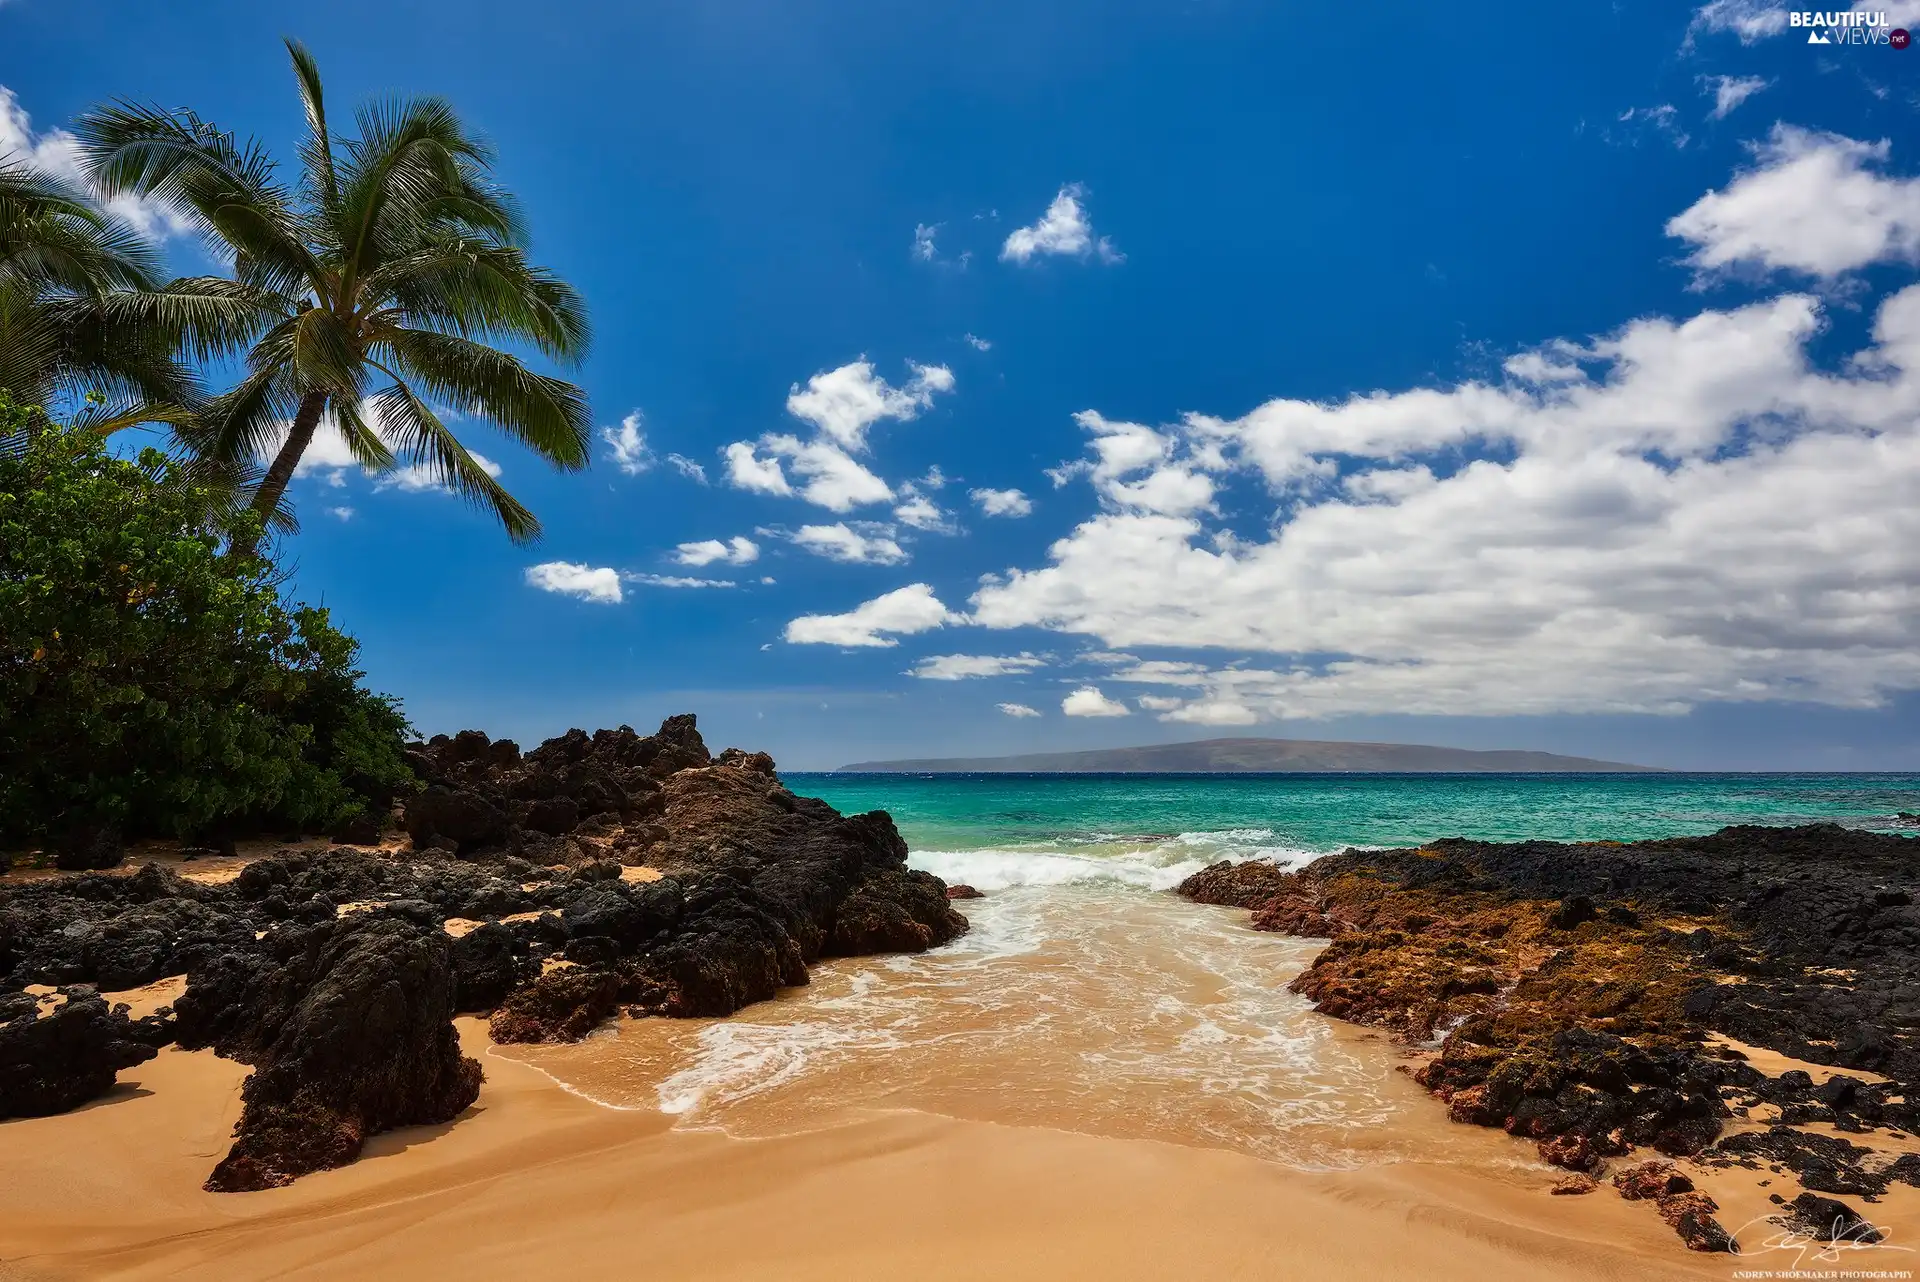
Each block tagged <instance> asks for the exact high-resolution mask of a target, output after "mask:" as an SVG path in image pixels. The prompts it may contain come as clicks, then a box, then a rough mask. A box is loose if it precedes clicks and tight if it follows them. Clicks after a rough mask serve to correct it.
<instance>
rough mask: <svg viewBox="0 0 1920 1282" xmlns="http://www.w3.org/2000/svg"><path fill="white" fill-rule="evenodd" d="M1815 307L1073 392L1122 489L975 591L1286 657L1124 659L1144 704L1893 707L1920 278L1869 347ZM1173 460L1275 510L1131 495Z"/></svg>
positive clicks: (1911, 597) (1180, 715) (1907, 602)
mask: <svg viewBox="0 0 1920 1282" xmlns="http://www.w3.org/2000/svg"><path fill="white" fill-rule="evenodd" d="M1824 323H1825V320H1824V313H1823V309H1822V305H1821V303H1820V302H1819V300H1817V299H1815V298H1812V297H1809V296H1806V295H1801V294H1785V295H1782V296H1779V297H1775V298H1770V299H1766V300H1764V301H1760V302H1755V303H1752V304H1749V305H1746V306H1742V307H1737V308H1732V309H1727V310H1707V311H1703V312H1701V313H1699V314H1698V315H1695V316H1692V317H1689V318H1687V319H1684V320H1673V319H1667V318H1660V317H1648V318H1643V319H1640V320H1636V321H1633V322H1631V323H1629V324H1627V325H1625V326H1623V327H1622V328H1620V329H1618V330H1616V331H1614V332H1612V333H1610V334H1607V335H1604V336H1601V337H1599V338H1594V339H1589V340H1585V341H1557V342H1553V343H1549V344H1546V345H1544V346H1543V347H1541V348H1540V349H1538V350H1536V351H1535V352H1532V353H1525V354H1523V358H1522V359H1516V360H1514V361H1510V362H1509V363H1508V366H1507V369H1506V371H1505V374H1504V377H1502V378H1501V379H1499V380H1496V381H1492V382H1479V381H1475V382H1466V383H1462V384H1459V385H1456V386H1452V387H1442V388H1433V389H1416V390H1411V391H1402V392H1387V391H1379V392H1372V393H1368V394H1364V395H1356V396H1353V397H1350V398H1348V399H1347V400H1344V401H1340V402H1334V403H1315V402H1309V401H1299V400H1290V399H1277V400H1273V401H1269V402H1268V403H1266V404H1264V405H1261V406H1259V407H1258V408H1256V409H1255V410H1253V411H1252V412H1251V413H1249V414H1247V415H1245V416H1244V417H1241V418H1238V419H1221V418H1213V417H1209V416H1206V415H1202V414H1191V415H1188V416H1187V417H1186V418H1184V419H1183V420H1181V421H1180V422H1179V423H1176V424H1173V425H1170V426H1168V427H1165V428H1161V429H1149V428H1144V427H1141V426H1140V425H1137V424H1116V423H1112V422H1110V421H1108V420H1105V419H1104V418H1100V417H1099V416H1097V415H1094V416H1083V425H1084V426H1087V427H1088V428H1089V431H1090V435H1091V439H1090V443H1089V444H1090V451H1089V452H1090V455H1091V457H1090V458H1089V459H1086V460H1082V461H1081V463H1080V464H1079V465H1078V466H1077V468H1076V469H1075V470H1074V471H1073V472H1072V477H1079V478H1084V479H1085V480H1087V481H1088V482H1089V483H1091V484H1092V485H1093V486H1094V487H1095V489H1096V490H1097V491H1099V492H1101V494H1102V497H1103V500H1105V501H1104V502H1103V509H1102V511H1100V512H1099V513H1098V514H1097V515H1095V516H1094V517H1092V518H1091V519H1089V520H1087V521H1085V522H1084V523H1082V524H1081V525H1080V526H1078V527H1077V528H1076V529H1074V530H1073V531H1072V532H1071V533H1069V534H1068V535H1067V536H1066V537H1065V538H1063V539H1061V540H1059V541H1058V542H1056V543H1055V544H1053V546H1052V547H1051V548H1050V550H1049V553H1048V561H1047V564H1045V565H1043V566H1041V567H1039V568H1034V569H1024V570H1022V569H1016V570H1012V571H1009V572H1007V573H1006V574H1004V575H999V576H989V578H988V579H987V580H986V581H985V582H984V584H983V586H982V587H981V589H980V590H979V591H978V592H977V593H976V594H975V596H974V598H973V602H972V606H973V609H972V617H973V619H974V621H975V622H977V623H979V624H981V625H984V626H987V627H990V628H1014V627H1040V628H1046V629H1051V630H1055V631H1060V632H1066V633H1074V634H1079V635H1086V636H1090V637H1094V638H1097V639H1098V641H1099V642H1100V643H1101V644H1102V645H1103V646H1104V647H1106V648H1107V649H1108V650H1121V649H1127V650H1135V651H1137V650H1139V649H1141V648H1143V647H1164V648H1168V649H1173V650H1176V651H1186V652H1189V653H1192V652H1196V651H1198V652H1207V651H1212V652H1215V653H1219V652H1222V651H1226V652H1229V653H1230V654H1231V653H1239V654H1251V655H1264V656H1268V659H1267V661H1265V662H1263V663H1258V664H1255V663H1249V662H1242V661H1239V660H1232V659H1229V661H1227V662H1223V663H1195V662H1192V661H1189V660H1178V661H1173V660H1151V661H1147V662H1142V661H1139V660H1134V659H1131V658H1130V657H1129V656H1126V655H1113V656H1111V658H1112V660H1113V661H1115V662H1117V663H1119V664H1120V665H1121V666H1120V667H1119V668H1118V670H1116V671H1115V672H1114V673H1112V674H1110V676H1109V678H1108V679H1109V680H1122V681H1137V682H1141V683H1144V684H1148V685H1150V686H1157V687H1159V689H1157V690H1154V691H1153V693H1152V694H1151V696H1150V697H1152V698H1154V699H1156V700H1159V701H1161V702H1160V703H1159V704H1156V705H1149V710H1151V711H1156V712H1158V713H1160V715H1162V716H1164V717H1166V718H1167V719H1169V720H1173V721H1184V722H1193V723H1196V724H1205V725H1243V724H1248V723H1249V721H1250V720H1253V719H1258V718H1270V717H1318V716H1331V715H1341V714H1351V713H1416V714H1420V713H1424V714H1487V715H1528V714H1543V713H1552V712H1633V713H1674V712H1680V711H1684V710H1686V709H1687V708H1690V707H1693V706H1695V705H1698V704H1700V703H1707V702H1728V701H1732V702H1738V701H1756V700H1782V699H1792V700H1799V701H1808V702H1819V703H1825V704H1830V705H1836V706H1845V707H1866V706H1874V705H1876V704H1878V703H1880V702H1882V701H1883V700H1884V699H1885V698H1886V697H1887V696H1888V695H1889V694H1890V693H1892V692H1895V691H1901V690H1911V689H1916V688H1920V646H1916V645H1915V638H1916V637H1920V285H1915V286H1910V287H1908V288H1906V289H1903V290H1901V291H1899V292H1896V293H1894V294H1892V295H1891V296H1889V297H1887V298H1885V299H1884V300H1883V301H1882V302H1881V304H1880V306H1879V307H1878V308H1877V310H1876V312H1875V314H1874V319H1873V326H1872V337H1871V341H1870V343H1869V344H1868V345H1867V346H1866V347H1865V348H1864V350H1861V351H1859V352H1857V353H1855V354H1854V355H1853V356H1852V357H1850V358H1846V359H1841V360H1837V361H1834V360H1827V361H1822V362H1819V363H1816V362H1815V361H1814V359H1813V358H1812V356H1811V355H1810V353H1809V350H1808V348H1809V345H1810V344H1811V343H1813V342H1814V340H1815V339H1816V338H1818V337H1819V336H1820V334H1821V333H1822V332H1823V329H1824ZM1169 470H1175V471H1178V470H1184V471H1186V472H1187V473H1189V474H1191V475H1196V476H1204V477H1207V478H1211V479H1216V480H1218V481H1220V482H1221V483H1223V484H1224V483H1226V482H1227V481H1229V480H1244V481H1246V482H1248V483H1250V484H1252V485H1258V486H1260V487H1263V488H1264V489H1265V490H1266V492H1267V493H1268V494H1269V495H1271V496H1272V498H1273V500H1274V501H1275V503H1276V505H1277V506H1276V508H1275V513H1274V519H1273V524H1272V525H1271V527H1270V529H1269V530H1268V531H1267V532H1266V533H1265V534H1264V535H1263V536H1262V537H1261V538H1259V539H1250V538H1236V537H1234V536H1233V535H1232V534H1231V533H1230V532H1228V531H1225V530H1221V529H1217V528H1210V524H1211V523H1210V521H1209V519H1208V518H1209V516H1210V513H1209V512H1208V511H1207V510H1206V509H1203V508H1201V507H1198V506H1192V505H1183V504H1178V503H1176V504H1171V505H1161V506H1154V505H1149V504H1144V503H1133V502H1129V501H1126V496H1127V495H1128V494H1129V493H1131V492H1133V491H1132V490H1130V489H1124V488H1122V487H1139V486H1140V485H1141V482H1142V481H1143V480H1150V479H1151V478H1153V477H1155V476H1158V475H1160V474H1163V473H1165V472H1167V471H1169ZM1070 479H1071V478H1070ZM1089 688H1092V687H1089ZM1102 697H1103V698H1104V696H1102ZM1174 699H1177V700H1178V706H1177V707H1175V706H1170V705H1169V704H1167V703H1166V701H1168V700H1174ZM1089 702H1090V701H1089Z"/></svg>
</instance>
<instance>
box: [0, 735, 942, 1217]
mask: <svg viewBox="0 0 1920 1282" xmlns="http://www.w3.org/2000/svg"><path fill="white" fill-rule="evenodd" d="M410 752H411V758H412V761H413V765H414V768H415V770H416V772H417V773H418V774H419V775H420V777H421V778H422V780H423V781H424V783H425V785H426V786H425V788H424V790H423V791H422V792H421V793H419V794H418V795H417V796H415V797H414V798H412V799H410V800H409V801H408V802H407V803H406V806H405V809H404V813H403V815H402V826H403V827H404V828H405V830H406V831H407V832H408V834H409V836H410V837H411V839H412V847H413V848H412V849H411V850H409V851H406V852H399V853H386V852H382V851H378V850H364V849H356V848H355V846H356V845H360V844H366V843H364V842H363V841H361V840H360V839H362V838H365V837H367V836H368V835H369V834H368V830H366V829H364V828H362V829H357V830H354V831H345V830H343V831H342V832H340V833H337V834H335V835H336V836H338V837H345V838H349V839H350V841H349V842H347V843H342V844H337V845H336V846H334V847H333V848H332V849H330V850H326V851H324V852H321V853H314V852H311V851H306V850H291V849H290V850H283V851H281V852H279V853H278V854H276V855H274V856H272V857H270V858H267V859H262V860H258V861H256V862H254V863H251V864H249V865H247V866H246V867H245V868H244V869H242V870H241V872H240V873H239V875H238V876H237V877H235V878H234V879H233V880H232V881H231V882H229V883H226V884H223V885H200V884H196V883H193V882H190V881H186V880H183V879H182V878H180V877H179V876H176V875H175V874H173V873H171V872H168V871H166V870H164V869H162V868H161V867H159V866H156V865H149V866H148V867H146V868H143V869H141V870H139V871H138V872H136V873H134V874H131V875H124V874H123V875H99V874H94V875H85V876H76V877H72V878H67V879H63V880H55V881H46V882H39V883H34V884H31V885H26V886H20V887H13V888H0V994H6V993H18V992H20V990H22V989H24V988H25V986H27V985H30V984H53V985H61V984H80V983H87V984H98V985H101V986H104V987H109V988H122V987H134V986H138V985H143V984H146V983H150V982H152V981H153V980H156V979H159V978H162V977H164V976H169V975H178V974H182V973H184V974H185V975H186V976H187V987H186V992H185V994H184V995H183V996H182V997H181V998H180V1000H179V1001H178V1002H177V1003H176V1008H175V1013H174V1016H173V1019H172V1022H171V1023H167V1022H166V1021H158V1022H157V1025H156V1026H155V1027H152V1028H149V1027H148V1025H146V1024H135V1023H133V1022H132V1021H129V1020H127V1019H126V1017H125V1014H124V1012H121V1013H119V1014H117V1015H116V1014H114V1013H112V1012H108V1011H106V1010H105V1007H104V1003H102V1002H100V1000H99V999H98V998H97V997H94V998H91V999H89V998H85V997H82V998H78V999H70V1000H69V1002H68V1003H67V1007H65V1008H63V1009H70V1010H72V1011H73V1012H74V1013H72V1014H68V1015H64V1016H63V1017H62V1019H63V1020H64V1021H66V1022H63V1023H61V1024H59V1025H58V1026H57V1028H56V1026H55V1025H53V1024H50V1023H49V1022H48V1020H47V1019H46V1018H37V1019H26V1018H24V1016H25V1015H26V1014H27V1012H28V1008H29V1007H31V1008H32V1009H33V1010H34V1011H36V1012H37V1011H38V1010H39V1007H40V1003H38V1002H36V1001H35V1000H34V999H33V998H31V997H27V996H25V995H24V994H23V995H22V996H20V997H13V998H7V997H4V996H0V1002H5V1003H7V1004H6V1005H5V1006H4V1007H0V1011H3V1012H5V1015H6V1018H7V1023H6V1025H5V1032H4V1034H3V1035H0V1083H10V1082H11V1081H13V1080H15V1078H17V1079H18V1080H20V1081H23V1082H37V1081H41V1080H42V1079H44V1080H45V1081H46V1082H47V1083H50V1084H49V1085H46V1086H33V1087H32V1088H31V1092H29V1093H28V1094H22V1095H21V1096H20V1098H23V1099H25V1098H32V1099H35V1100H38V1101H42V1102H44V1103H45V1104H46V1106H47V1108H49V1109H54V1110H57V1108H60V1107H71V1106H72V1105H73V1104H74V1103H78V1102H81V1101H82V1100H83V1099H86V1098H91V1097H92V1096H93V1095H97V1094H99V1093H100V1092H101V1091H104V1090H106V1089H107V1088H108V1087H110V1086H111V1084H112V1081H113V1071H115V1068H117V1067H124V1066H126V1065H128V1064H131V1063H136V1062H138V1058H129V1057H130V1056H142V1055H144V1054H150V1053H151V1051H150V1050H149V1049H148V1047H150V1046H151V1045H153V1044H157V1043H158V1042H161V1041H164V1040H166V1039H167V1038H168V1037H170V1036H175V1035H177V1037H178V1040H179V1042H180V1044H181V1045H182V1046H185V1047H188V1048H200V1047H212V1048H213V1049H215V1050H216V1051H217V1052H218V1053H220V1054H222V1055H225V1056H228V1057H230V1058H233V1059H236V1060H239V1061H241V1062H243V1063H247V1064H250V1065H252V1066H253V1067H254V1070H255V1071H254V1073H253V1075H252V1076H251V1077H249V1078H248V1079H247V1084H246V1086H245V1088H244V1093H243V1100H244V1107H243V1111H242V1116H241V1119H240V1123H239V1126H238V1128H237V1129H236V1132H235V1138H234V1143H233V1147H232V1151H231V1152H229V1153H228V1155H227V1156H226V1158H225V1159H224V1160H222V1161H221V1163H220V1164H219V1166H218V1167H217V1168H216V1169H215V1171H214V1173H213V1175H212V1177H211V1178H210V1179H209V1181H208V1187H209V1188H210V1189H214V1190H217V1191H231V1190H243V1189H256V1188H268V1187H273V1186H275V1185H278V1184H284V1183H286V1182H287V1181H289V1180H292V1179H294V1178H297V1177H298V1176H300V1175H302V1174H304V1173H306V1172H309V1171H315V1170H321V1169H325V1168H327V1167H331V1166H337V1165H340V1164H341V1163H343V1162H348V1161H352V1160H353V1158H354V1157H355V1156H356V1155H357V1154H358V1153H359V1151H360V1148H361V1145H362V1144H363V1143H364V1141H365V1140H366V1138H367V1137H368V1136H371V1135H374V1134H377V1133H379V1132H380V1131H383V1130H387V1129H390V1128H393V1127H398V1126H409V1125H419V1124H424V1123H437V1122H445V1121H449V1120H451V1119H453V1118H454V1117H456V1116H458V1115H459V1113H460V1112H461V1111H462V1110H464V1109H465V1108H466V1107H467V1106H468V1105H469V1104H471V1103H472V1102H473V1100H474V1098H475V1093H476V1091H477V1090H478V1087H479V1082H480V1076H479V1071H480V1070H479V1066H478V1065H477V1064H476V1063H475V1062H474V1061H473V1060H471V1059H466V1058H464V1057H462V1056H461V1055H460V1053H459V1048H458V1041H457V1038H456V1035H455V1030H454V1027H453V1024H452V1017H453V1015H454V1013H455V1012H457V1011H458V1012H471V1013H481V1014H485V1013H491V1015H492V1018H491V1021H490V1027H491V1030H492V1033H493V1035H494V1037H495V1038H497V1039H498V1040H501V1041H565V1040H572V1039H576V1038H579V1037H582V1036H584V1035H585V1034H586V1033H587V1032H589V1031H591V1030H592V1029H593V1027H594V1026H595V1025H596V1024H598V1023H599V1022H601V1021H602V1020H604V1019H606V1018H608V1017H610V1016H613V1015H616V1014H620V1013H622V1012H625V1013H627V1014H629V1015H635V1016H645V1015H668V1016H693V1015H704V1016H720V1015H727V1014H731V1013H732V1012H733V1011H736V1010H738V1009H740V1008H741V1007H742V1006H745V1005H747V1004H749V1003H752V1002H756V1001H761V1000H764V999H766V998H768V997H771V996H773V995H774V994H775V993H776V992H778V991H779V990H780V989H781V988H782V987H787V986H791V985H797V984H804V983H806V982H807V967H808V966H809V965H810V964H812V963H814V962H816V961H819V960H820V959H822V958H825V957H834V956H843V955H854V954H863V953H871V952H882V951H919V950H923V949H926V948H931V947H935V946H937V945H939V944H943V943H945V942H947V941H949V940H951V939H953V938H955V937H956V936H957V935H959V934H960V933H961V932H962V931H964V930H965V929H966V925H967V923H966V918H964V917H962V916H961V915H960V914H959V913H958V912H956V911H955V910H954V909H952V908H951V907H949V906H948V903H947V895H946V887H945V885H944V884H943V883H942V882H941V881H940V880H939V879H938V878H935V877H932V876H930V875H928V874H926V873H921V872H915V871H912V870H910V869H909V868H907V866H906V853H907V852H906V846H905V843H903V842H902V841H901V839H900V835H899V833H898V832H897V831H896V830H895V829H894V826H893V822H892V820H890V819H889V818H888V817H887V816H886V815H885V814H884V813H880V812H875V813H873V814H866V815H854V816H845V815H841V814H840V813H839V812H837V811H835V810H834V809H833V808H832V807H830V806H828V805H826V804H825V803H824V802H821V801H817V800H814V799H811V798H806V797H796V796H795V795H794V794H793V793H792V792H790V791H789V790H788V789H787V788H786V787H785V786H784V785H783V784H782V783H781V782H780V779H779V776H778V774H777V773H776V772H775V769H774V764H773V760H772V758H770V757H768V756H767V755H766V754H764V753H747V752H740V751H738V750H735V749H729V750H727V751H726V752H723V753H721V754H720V755H719V756H718V757H715V756H713V755H711V754H710V753H709V752H708V751H707V749H706V746H705V744H704V743H702V742H701V739H700V735H699V731H698V729H697V727H696V726H695V723H694V720H693V718H692V717H690V716H688V717H672V718H669V719H668V720H667V721H666V722H665V723H664V724H663V725H662V726H661V728H660V730H659V732H658V733H657V734H654V735H644V736H643V735H639V734H636V733H635V732H634V731H633V730H631V729H629V728H627V727H621V728H620V729H618V730H611V731H607V730H603V731H599V732H596V733H594V734H592V735H589V734H587V733H585V732H584V731H580V730H572V731H569V732H567V733H566V734H564V735H561V736H559V737H558V738H555V739H550V740H548V741H547V742H546V743H543V744H541V745H540V746H539V747H538V748H535V749H533V750H532V751H530V752H526V753H522V752H521V751H520V748H519V746H518V745H517V744H514V743H512V742H510V741H506V740H492V739H489V738H488V737H487V736H486V735H484V734H481V733H480V732H478V731H471V730H470V731H463V732H461V733H460V734H458V735H454V736H451V737H446V736H442V737H438V738H436V739H434V740H432V741H430V742H428V743H425V744H420V745H416V746H415V747H414V748H412V749H411V750H410ZM373 835H375V836H377V831H376V832H374V834H373ZM642 865H645V866H648V868H649V869H650V870H648V871H630V870H633V869H636V868H639V867H640V866H642ZM75 991H79V990H75ZM23 1002H24V1004H22V1003H23ZM16 1007H18V1010H16V1009H15V1008H16ZM43 1025H44V1026H45V1027H42V1026H43ZM56 1033H57V1034H58V1035H57V1036H56ZM63 1039H65V1040H63ZM69 1043H71V1045H72V1046H74V1047H75V1048H76V1049H74V1050H72V1051H71V1052H67V1051H59V1050H57V1047H61V1046H67V1045H68V1044H69ZM15 1049H17V1051H18V1053H17V1054H15V1053H14V1052H15ZM9 1054H13V1055H14V1058H13V1059H12V1060H8V1059H6V1058H5V1056H7V1055H9ZM62 1054H64V1055H66V1058H65V1059H61V1058H60V1055H62ZM12 1063H18V1064H19V1065H20V1066H21V1067H20V1068H18V1069H17V1070H14V1069H8V1068H6V1067H5V1065H7V1064H12ZM108 1066H113V1067H108ZM8 1072H13V1073H15V1077H6V1076H5V1074H6V1073H8ZM36 1074H37V1075H38V1076H36ZM60 1083H68V1085H65V1086H62V1085H60ZM23 1089H25V1088H23Z"/></svg>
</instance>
